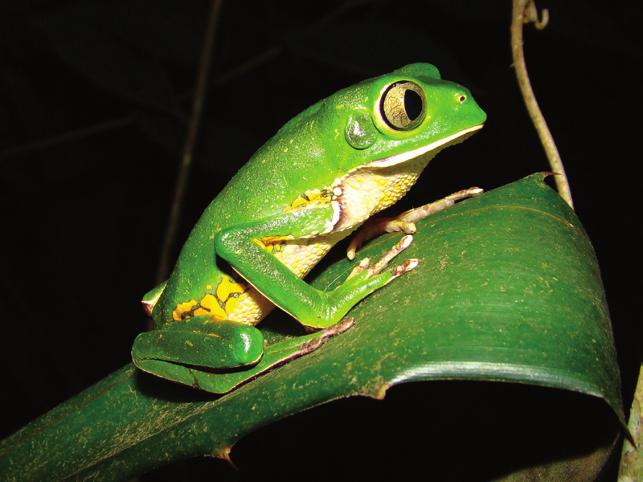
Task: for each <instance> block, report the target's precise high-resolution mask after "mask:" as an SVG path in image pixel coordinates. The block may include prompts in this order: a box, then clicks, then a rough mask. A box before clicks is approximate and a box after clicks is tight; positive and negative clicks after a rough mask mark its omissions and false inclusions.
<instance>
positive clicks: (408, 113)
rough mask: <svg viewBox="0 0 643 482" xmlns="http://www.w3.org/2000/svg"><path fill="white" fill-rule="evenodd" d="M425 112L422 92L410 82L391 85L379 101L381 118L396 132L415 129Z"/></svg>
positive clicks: (424, 100)
mask: <svg viewBox="0 0 643 482" xmlns="http://www.w3.org/2000/svg"><path fill="white" fill-rule="evenodd" d="M425 110H426V98H425V97H424V91H423V90H422V88H421V87H420V86H419V85H417V84H416V83H415V82H411V81H410V80H402V81H399V82H395V83H394V84H391V85H390V86H389V87H388V88H387V89H386V90H385V91H384V94H382V98H381V100H380V112H381V114H382V118H383V119H384V120H385V121H386V123H387V124H388V125H389V126H390V127H392V128H393V129H396V130H402V131H407V130H409V129H413V128H414V127H417V126H418V125H419V124H420V122H422V119H424V112H425Z"/></svg>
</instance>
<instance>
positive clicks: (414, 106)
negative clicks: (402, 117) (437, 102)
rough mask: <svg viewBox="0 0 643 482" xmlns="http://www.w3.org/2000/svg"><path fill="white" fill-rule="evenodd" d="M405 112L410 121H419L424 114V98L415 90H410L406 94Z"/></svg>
mask: <svg viewBox="0 0 643 482" xmlns="http://www.w3.org/2000/svg"><path fill="white" fill-rule="evenodd" d="M404 110H406V115H407V116H409V119H410V120H412V121H413V120H415V119H417V118H418V117H419V116H420V114H421V113H422V97H420V94H418V93H417V92H415V91H414V90H411V89H408V90H406V92H404Z"/></svg>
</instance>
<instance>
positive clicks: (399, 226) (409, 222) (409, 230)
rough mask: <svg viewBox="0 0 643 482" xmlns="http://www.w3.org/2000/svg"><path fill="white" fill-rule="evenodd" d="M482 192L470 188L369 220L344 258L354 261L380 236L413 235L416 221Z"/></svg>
mask: <svg viewBox="0 0 643 482" xmlns="http://www.w3.org/2000/svg"><path fill="white" fill-rule="evenodd" d="M483 192H484V191H483V190H482V189H481V188H479V187H470V188H468V189H463V190H461V191H458V192H454V193H453V194H450V195H448V196H446V197H444V198H442V199H439V200H437V201H434V202H432V203H428V204H424V205H423V206H419V207H417V208H414V209H409V210H408V211H404V212H403V213H400V214H398V215H397V216H393V217H384V218H373V219H369V220H368V221H366V222H365V223H364V224H363V225H362V226H361V227H360V228H359V229H358V230H357V232H356V233H355V234H354V235H353V239H351V242H350V244H349V245H348V249H347V250H346V256H348V259H355V253H356V252H357V250H358V249H359V248H360V247H361V246H362V245H363V244H364V243H366V242H367V241H369V240H370V239H373V238H375V237H377V236H379V235H380V234H384V233H395V232H402V233H405V234H413V233H415V231H416V228H415V223H416V222H417V221H419V220H421V219H424V218H425V217H427V216H430V215H431V214H434V213H437V212H438V211H442V210H443V209H446V208H448V207H450V206H453V204H455V203H456V202H457V201H460V200H462V199H467V198H470V197H473V196H478V195H480V194H482V193H483Z"/></svg>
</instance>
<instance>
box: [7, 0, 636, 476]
mask: <svg viewBox="0 0 643 482" xmlns="http://www.w3.org/2000/svg"><path fill="white" fill-rule="evenodd" d="M538 7H539V8H549V9H550V15H551V19H550V22H549V25H548V26H547V28H546V29H545V30H543V31H540V32H537V31H535V30H534V28H533V27H532V26H526V27H525V52H526V59H527V66H528V69H529V73H530V77H531V81H532V84H533V86H534V90H535V93H536V95H537V97H538V100H539V103H540V106H541V108H542V110H543V112H544V114H545V117H546V119H547V121H548V123H549V126H550V128H551V131H552V133H553V135H554V137H555V139H556V142H557V144H558V148H559V150H560V153H561V156H562V158H563V161H564V162H565V166H566V169H567V174H568V177H569V180H570V183H571V190H572V194H573V196H574V200H575V205H576V212H577V214H578V216H579V218H580V219H581V221H582V222H583V225H584V227H585V229H586V230H587V232H588V234H589V236H590V238H591V240H592V242H593V245H594V247H595V249H596V252H597V256H598V259H599V262H600V266H601V272H602V277H603V282H604V285H605V290H606V294H607V299H608V303H609V307H610V313H611V318H612V323H613V330H614V335H615V339H616V347H617V351H618V355H619V363H620V366H621V376H622V385H623V397H624V404H625V409H626V411H628V410H629V405H630V403H631V399H632V393H633V390H634V385H635V382H636V376H637V373H638V366H639V361H640V341H639V340H640V338H637V336H638V330H637V328H638V325H640V319H641V315H640V308H639V306H638V300H639V299H640V298H639V297H640V292H639V288H640V285H641V283H640V282H639V280H638V277H639V276H640V271H641V266H640V254H639V251H638V249H640V244H641V243H640V241H641V227H640V222H639V220H640V214H639V213H638V212H637V207H638V205H639V202H640V200H639V197H640V194H639V193H640V182H641V180H640V178H639V177H638V175H637V174H636V172H638V164H639V162H640V157H641V156H640V154H639V150H640V146H639V145H640V139H641V132H640V128H641V121H640V114H641V93H640V89H641V85H642V84H641V80H642V79H641V74H640V73H639V71H638V69H637V67H638V66H639V65H640V63H641V48H640V47H641V45H640V42H638V40H639V37H640V35H639V32H638V29H639V27H640V26H639V25H638V19H639V17H638V16H637V15H634V14H633V13H632V12H631V11H630V10H629V9H628V8H627V7H626V6H624V5H622V4H618V3H615V4H608V3H607V2H598V1H591V2H587V1H579V0H574V1H568V2H553V1H540V2H538ZM209 9H210V2H207V1H193V2H177V1H173V0H157V1H155V2H148V1H142V0H128V1H107V0H84V1H72V0H66V1H51V0H30V1H25V2H12V3H4V4H3V6H1V7H0V213H1V214H0V219H1V223H2V224H1V225H2V230H1V231H2V245H3V248H2V250H1V251H0V266H1V267H2V276H0V311H1V312H2V323H1V326H2V335H0V363H2V367H3V369H2V373H3V382H2V390H1V392H2V396H1V399H2V404H3V406H4V407H5V408H4V415H3V417H2V419H1V420H2V424H1V430H0V436H1V437H5V436H8V435H10V434H11V433H13V432H15V431H16V430H17V429H19V428H20V427H21V426H23V425H24V424H26V423H28V422H29V421H31V420H33V419H35V418H36V417H38V416H39V415H41V414H43V413H45V412H46V411H48V410H49V409H51V408H53V407H54V406H56V405H57V404H58V403H60V402H63V401H64V400H66V399H68V398H69V397H71V396H73V395H75V394H77V393H78V392H80V391H81V390H83V389H84V388H86V387H88V386H90V385H91V384H93V383H95V382H96V381H98V380H100V379H101V378H103V377H104V376H105V375H107V374H108V373H110V372H112V371H114V370H116V369H117V368H119V367H121V366H122V365H124V364H125V363H128V362H129V359H130V358H129V357H130V348H131V343H132V341H133V339H134V337H135V336H136V334H137V333H139V332H140V331H142V330H143V329H145V326H146V318H145V315H144V313H143V311H142V310H141V307H140V304H139V300H140V297H141V295H142V294H143V293H144V292H145V291H147V290H148V289H149V288H151V287H152V286H153V285H154V278H155V275H156V270H157V266H158V261H159V253H160V249H161V244H162V238H163V235H164V232H165V227H166V222H167V218H168V212H169V209H170V203H171V199H172V194H173V190H174V185H175V182H176V174H177V170H178V165H179V160H180V157H181V150H182V148H183V145H184V142H185V136H186V129H187V125H188V119H189V116H190V106H191V99H192V92H193V89H194V82H195V76H196V72H197V66H198V62H199V56H200V51H201V45H202V42H203V36H204V29H205V25H206V20H207V17H208V12H209ZM510 20H511V2H508V1H506V2H475V1H465V0H458V1H446V0H434V1H430V2H420V1H409V2H404V3H401V2H394V1H375V0H373V1H366V0H363V1H351V2H340V1H327V2H297V1H276V2H239V1H236V2H235V1H226V2H224V4H223V8H222V12H221V17H220V22H219V28H218V31H217V34H216V39H215V47H214V52H213V56H212V66H211V72H210V81H209V83H208V88H207V97H206V100H205V110H204V114H203V118H202V122H201V125H200V129H199V132H198V137H197V139H196V144H195V150H194V165H193V169H192V172H191V175H190V178H189V184H188V189H187V192H186V197H185V204H184V206H183V210H182V217H181V223H180V227H179V232H178V235H177V240H178V241H177V247H176V249H177V250H178V247H180V244H181V243H182V241H183V240H184V239H185V237H186V236H187V234H188V233H189V230H190V228H191V226H192V225H193V224H194V222H195V221H196V220H197V218H198V216H199V215H200V213H201V211H202V210H203V208H204V207H205V206H206V205H207V204H208V202H209V201H210V200H211V199H212V198H213V197H214V196H215V195H216V194H217V192H218V191H219V190H220V189H221V188H222V187H223V186H224V185H225V184H226V182H227V181H228V180H229V178H230V177H231V176H232V175H233V174H234V173H235V172H236V171H237V169H238V168H239V167H240V166H241V165H243V164H244V163H245V162H246V161H247V159H248V158H249V157H250V156H251V155H252V153H253V152H254V151H255V150H256V149H257V148H258V147H260V146H261V145H262V144H263V143H264V142H265V141H266V140H267V139H268V138H269V137H270V136H272V135H273V134H274V133H275V132H276V130H277V129H278V128H279V127H280V126H281V125H283V124H284V123H285V122H286V121H287V120H288V119H290V118H291V117H292V116H294V115H295V114H297V113H298V112H299V111H301V110H303V109H304V108H305V107H307V106H308V105H310V104H312V103H314V102H316V101H317V100H319V99H321V98H323V97H325V96H327V95H329V94H331V93H333V92H335V91H336V90H338V89H340V88H342V87H345V86H348V85H351V84H353V83H355V82H358V81H360V80H362V79H364V78H367V77H371V76H374V75H379V74H382V73H385V72H389V71H391V70H393V69H395V68H397V67H400V66H402V65H404V64H407V63H411V62H417V61H426V62H431V63H433V64H435V65H437V66H438V67H439V69H440V71H441V72H442V75H443V76H444V77H445V78H447V79H449V80H453V81H456V82H458V83H461V84H463V85H465V86H467V87H468V88H470V90H471V91H472V93H473V95H474V97H475V98H476V100H477V102H478V103H479V104H480V105H481V106H482V107H483V109H485V110H486V112H487V114H488V121H487V124H486V126H485V128H484V129H483V130H482V131H481V132H480V133H478V134H477V135H476V136H474V137H473V138H471V139H470V140H468V141H467V142H465V143H463V144H461V145H459V146H457V147H454V148H451V149H448V150H446V151H444V152H443V153H441V154H440V155H439V156H438V157H437V158H436V159H435V160H433V161H432V162H431V164H430V165H429V166H428V168H427V169H426V170H425V172H424V174H423V175H422V177H421V179H420V181H419V182H418V184H417V185H416V186H415V187H414V189H413V190H412V191H411V193H410V194H409V195H408V196H407V197H406V198H404V199H403V200H402V201H401V202H400V203H399V204H398V205H396V206H395V207H394V210H395V211H401V210H403V209H405V208H408V207H411V206H414V205H418V204H421V203H425V202H428V201H430V200H434V199H438V198H440V197H442V196H444V195H447V194H449V193H451V192H454V191H457V190H459V189H462V188H465V187H468V186H472V185H479V186H482V187H484V188H486V189H492V188H495V187H499V186H501V185H504V184H506V183H509V182H512V181H515V180H517V179H519V178H521V177H524V176H526V175H528V174H531V173H533V172H536V171H543V170H548V165H547V161H546V158H545V155H544V153H543V150H542V147H541V145H540V143H539V140H538V137H537V135H536V133H535V131H534V129H533V126H532V124H531V122H530V119H529V117H528V115H527V113H526V110H525V108H524V104H523V101H522V98H521V96H520V92H519V90H518V87H517V83H516V79H515V75H514V71H513V69H512V67H511V51H510V43H509V24H510ZM342 252H343V250H342V247H338V248H337V250H336V251H334V252H333V256H334V257H335V258H334V259H337V257H339V256H341V255H342ZM175 254H176V250H175V252H174V254H173V256H174V255H175ZM616 424H617V422H616V418H615V417H614V415H613V414H612V413H611V412H610V410H609V409H608V408H607V406H606V405H605V404H604V403H602V402H600V401H599V400H594V399H592V398H590V397H586V396H581V395H577V394H572V393H562V392H558V391H556V390H546V389H538V388H535V387H527V386H516V385H509V384H500V385H498V384H478V383H464V382H435V383H418V384H411V385H404V386H399V387H396V388H394V389H392V390H390V392H389V393H388V396H387V398H386V399H385V401H375V400H370V399H365V398H359V399H347V400H341V401H339V402H333V403H331V404H328V405H325V406H322V407H318V408H316V409H313V410H311V411H309V412H305V413H302V414H299V415H297V416H294V417H291V418H288V419H285V420H282V421H280V422H277V423H275V424H273V425H270V426H267V427H264V428H262V429H260V430H258V431H257V432H255V433H253V434H251V435H249V436H247V437H246V438H244V439H243V440H242V441H241V442H240V443H239V444H238V445H237V446H236V447H235V448H234V449H233V452H232V459H233V460H234V462H235V464H236V465H237V467H238V469H234V468H232V467H230V466H228V464H226V463H225V462H223V461H221V460H216V459H198V460H188V461H182V462H177V463H175V464H173V465H171V466H168V467H164V468H161V469H159V470H157V471H154V472H152V473H149V474H147V475H145V476H142V477H141V480H146V481H148V480H149V481H157V480H200V479H201V478H205V477H208V478H215V477H219V479H221V480H248V479H250V478H252V477H259V476H262V477H266V478H267V479H268V480H270V479H272V478H279V479H283V478H299V479H306V480H317V479H320V480H322V479H326V478H329V477H333V478H338V479H341V478H342V477H345V478H352V479H359V478H366V479H372V480H375V479H383V480H386V479H409V478H410V479H430V480H474V479H481V480H488V479H490V478H493V477H496V476H499V475H502V472H500V473H499V472H498V470H499V468H498V467H499V466H500V465H501V464H504V465H502V467H504V469H503V470H506V468H507V467H510V468H516V467H522V466H527V465H530V464H534V463H538V462H541V461H543V460H548V459H558V458H563V457H565V456H569V455H570V454H578V455H579V456H581V455H583V454H586V453H587V452H588V451H589V450H590V449H591V447H593V445H592V444H596V443H601V440H604V439H606V438H609V436H610V434H612V433H613V430H614V428H615V426H616ZM543 440H547V442H543ZM617 452H620V450H617ZM616 455H617V456H616V458H614V457H613V458H612V461H611V462H610V463H609V464H608V466H607V467H606V468H605V469H604V471H603V472H602V473H601V480H606V481H611V480H615V478H616V471H617V470H618V453H617V454H616Z"/></svg>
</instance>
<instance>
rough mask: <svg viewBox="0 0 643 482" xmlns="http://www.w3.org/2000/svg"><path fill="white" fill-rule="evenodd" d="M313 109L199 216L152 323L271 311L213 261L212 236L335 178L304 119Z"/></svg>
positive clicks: (246, 317)
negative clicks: (246, 305)
mask: <svg viewBox="0 0 643 482" xmlns="http://www.w3.org/2000/svg"><path fill="white" fill-rule="evenodd" d="M316 110H317V105H315V106H313V107H311V108H309V109H308V110H307V111H304V112H303V113H302V114H300V115H299V116H297V117H296V118H295V119H293V120H291V121H290V122H288V123H287V124H286V126H284V128H282V130H281V131H279V132H278V133H277V135H275V136H274V137H273V138H272V139H270V140H269V141H268V142H267V143H266V144H264V146H262V147H261V148H260V149H259V150H258V151H257V152H256V153H255V155H253V156H252V158H251V159H250V160H249V161H248V163H247V164H245V165H244V166H243V167H242V168H241V169H240V170H239V172H237V174H235V176H234V177H233V178H232V179H231V180H230V182H229V183H228V184H227V185H226V186H225V188H224V189H223V190H222V191H221V192H220V193H219V194H218V195H217V197H216V198H215V199H214V200H213V201H212V202H211V203H210V204H209V206H208V207H207V208H206V209H205V211H204V212H203V214H202V215H201V217H200V219H199V221H198V222H197V223H196V225H195V226H194V228H193V229H192V232H191V233H190V235H189V237H188V239H187V241H186V242H185V244H184V245H183V248H182V249H181V253H180V254H179V257H178V260H177V263H176V265H175V267H174V270H173V272H172V274H171V275H170V278H169V279H168V283H167V285H166V287H165V289H164V291H163V293H162V295H161V297H160V298H159V300H158V303H157V304H156V306H155V307H154V311H153V317H154V319H155V320H156V321H157V323H163V322H166V321H171V320H180V319H182V318H186V317H189V316H193V315H200V314H206V313H209V314H213V315H214V316H215V318H217V319H232V318H234V319H238V320H239V321H243V322H248V323H256V322H257V321H258V319H260V318H261V317H263V316H264V315H265V313H264V311H266V310H267V309H269V308H268V307H269V306H270V307H271V305H270V303H267V302H266V301H265V299H263V297H261V295H258V293H256V292H255V291H254V290H251V289H249V286H248V285H247V283H245V282H244V281H243V280H241V279H239V278H238V276H237V275H236V274H235V273H234V271H233V270H232V269H231V268H230V267H229V266H225V265H223V262H222V261H221V260H220V259H218V258H217V257H216V253H215V248H214V237H215V236H216V234H217V233H218V232H219V231H221V230H222V229H225V228H228V227H231V226H235V225H239V224H245V223H250V222H253V221H258V220H260V219H266V218H269V217H271V216H274V215H277V214H279V213H282V212H283V211H284V210H285V209H286V208H287V207H288V206H290V205H291V204H292V203H293V202H294V201H295V200H297V199H298V197H299V196H300V195H301V194H302V193H304V192H305V191H307V190H310V189H311V188H315V187H319V188H322V187H325V186H327V185H329V184H330V183H331V182H332V180H333V179H334V178H335V177H336V176H337V175H338V173H337V172H335V171H334V170H333V169H332V168H329V167H328V166H327V165H326V164H325V159H324V156H323V152H321V151H320V149H319V144H318V143H317V140H318V136H319V128H318V126H317V125H316V122H317V120H316V118H315V116H313V115H306V114H311V113H314V111H316ZM315 163H318V165H317V166H316V165H315ZM251 291H252V292H253V293H250V292H251ZM248 298H250V299H249V300H247V299H248ZM244 300H247V302H246V301H244ZM244 303H245V304H248V307H247V309H246V307H245V305H244ZM258 310H259V311H258ZM232 312H234V316H233V317H232V318H231V316H230V315H231V313H232ZM257 318H258V319H257Z"/></svg>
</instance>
